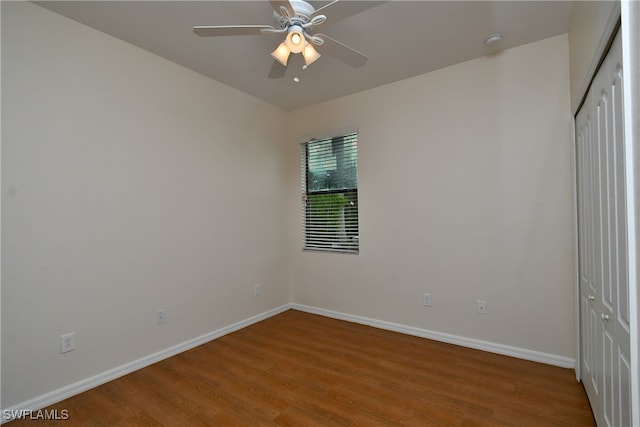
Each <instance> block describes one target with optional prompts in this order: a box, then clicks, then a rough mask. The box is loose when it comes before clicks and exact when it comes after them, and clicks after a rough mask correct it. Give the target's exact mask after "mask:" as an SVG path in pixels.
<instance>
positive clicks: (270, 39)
mask: <svg viewBox="0 0 640 427" xmlns="http://www.w3.org/2000/svg"><path fill="white" fill-rule="evenodd" d="M310 3H312V4H313V5H314V6H315V7H316V8H318V7H319V6H322V5H324V4H327V3H328V2H327V1H311V2H310ZM358 3H359V4H360V5H362V6H363V7H364V6H365V5H364V4H363V3H365V2H358ZM368 3H372V2H368ZM373 3H379V4H376V5H375V7H373V8H369V9H367V10H365V11H363V12H362V13H359V14H357V15H354V16H351V17H349V18H347V19H345V20H342V21H339V22H337V23H335V25H331V13H330V11H331V8H328V9H327V11H326V13H325V15H327V18H328V19H327V22H326V23H325V24H322V27H321V32H323V33H326V34H327V35H329V36H331V37H333V38H334V39H338V40H339V41H341V42H342V43H344V44H346V45H348V46H350V47H352V48H354V49H356V50H358V51H361V52H363V53H365V54H367V55H368V56H369V61H368V62H367V63H366V64H365V65H364V66H362V67H360V68H357V69H354V68H351V67H350V66H348V65H346V64H344V63H342V62H340V61H338V60H337V59H335V58H333V57H331V56H329V55H323V56H322V57H321V58H320V59H319V60H318V61H316V62H315V63H314V64H312V65H310V66H309V67H308V68H307V69H306V70H302V67H301V66H302V62H301V58H300V55H292V58H293V57H294V56H295V60H296V61H292V60H290V64H289V68H288V70H287V74H286V75H285V77H284V78H282V79H269V78H268V77H267V75H268V73H269V70H270V68H271V65H272V63H273V59H272V58H271V56H270V55H269V54H270V53H271V51H272V50H273V49H275V47H276V46H277V45H278V43H279V42H280V41H281V39H282V38H283V37H282V36H281V35H277V34H276V35H274V34H271V35H261V36H230V37H198V36H196V35H195V34H194V33H193V31H192V27H193V26H194V25H233V24H266V25H272V24H273V21H272V18H271V15H272V11H273V9H272V8H271V6H270V4H269V3H268V2H267V1H266V0H263V1H246V0H238V1H43V2H37V4H39V5H41V6H43V7H45V8H47V9H50V10H52V11H55V12H58V13H60V14H62V15H65V16H67V17H69V18H72V19H75V20H77V21H79V22H82V23H84V24H86V25H88V26H90V27H93V28H95V29H98V30H100V31H103V32H105V33H107V34H110V35H112V36H114V37H117V38H119V39H122V40H124V41H127V42H129V43H132V44H134V45H136V46H139V47H141V48H143V49H146V50H148V51H150V52H153V53H155V54H157V55H160V56H162V57H164V58H166V59H169V60H171V61H173V62H176V63H178V64H181V65H183V66H185V67H187V68H190V69H192V70H194V71H197V72H199V73H202V74H204V75H206V76H209V77H211V78H213V79H215V80H218V81H220V82H222V83H225V84H227V85H229V86H232V87H234V88H236V89H239V90H241V91H243V92H246V93H248V94H250V95H253V96H255V97H257V98H260V99H262V100H264V101H266V102H268V103H270V104H273V105H276V106H278V107H280V108H282V109H284V110H294V109H297V108H301V107H305V106H308V105H311V104H315V103H317V102H321V101H326V100H329V99H334V98H338V97H341V96H344V95H348V94H351V93H355V92H358V91H361V90H365V89H369V88H372V87H376V86H380V85H384V84H387V83H391V82H394V81H397V80H402V79H406V78H408V77H412V76H416V75H419V74H424V73H427V72H429V71H433V70H436V69H439V68H443V67H446V66H449V65H453V64H456V63H460V62H463V61H467V60H470V59H474V58H478V57H481V56H484V55H487V54H495V53H496V51H497V50H498V49H507V48H510V47H514V46H518V45H522V44H525V43H529V42H532V41H536V40H541V39H544V38H547V37H551V36H555V35H558V34H562V33H565V32H567V31H568V26H569V15H570V12H571V4H572V3H571V2H565V1H548V2H542V1H522V0H520V1H388V2H373ZM319 31H320V30H319ZM494 32H500V33H502V34H504V41H503V42H502V43H501V44H500V46H499V48H497V49H496V48H493V51H492V49H490V48H487V47H486V46H485V45H484V39H485V38H486V37H487V36H488V35H489V34H491V33H494ZM318 50H319V51H320V52H321V53H322V51H321V49H320V48H318ZM293 77H299V79H300V82H299V83H295V82H294V81H293Z"/></svg>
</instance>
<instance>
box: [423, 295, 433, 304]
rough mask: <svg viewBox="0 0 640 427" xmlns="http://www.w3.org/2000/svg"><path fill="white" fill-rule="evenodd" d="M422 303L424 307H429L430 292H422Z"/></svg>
mask: <svg viewBox="0 0 640 427" xmlns="http://www.w3.org/2000/svg"><path fill="white" fill-rule="evenodd" d="M422 305H424V306H425V307H431V294H427V293H424V294H422Z"/></svg>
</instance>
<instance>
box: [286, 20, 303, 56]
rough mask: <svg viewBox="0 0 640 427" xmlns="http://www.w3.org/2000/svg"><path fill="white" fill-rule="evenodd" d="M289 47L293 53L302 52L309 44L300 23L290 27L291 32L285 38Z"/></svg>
mask: <svg viewBox="0 0 640 427" xmlns="http://www.w3.org/2000/svg"><path fill="white" fill-rule="evenodd" d="M285 43H286V44H287V47H288V48H289V50H290V51H291V52H293V53H300V52H302V50H303V49H304V47H305V46H306V44H307V41H306V40H305V38H304V33H303V31H302V27H300V26H299V25H292V26H290V27H289V34H287V38H286V40H285Z"/></svg>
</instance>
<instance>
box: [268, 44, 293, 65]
mask: <svg viewBox="0 0 640 427" xmlns="http://www.w3.org/2000/svg"><path fill="white" fill-rule="evenodd" d="M290 53H291V51H290V50H289V48H288V47H287V45H286V44H285V43H284V42H283V43H280V45H279V46H278V47H277V48H276V50H274V51H273V52H271V56H272V57H273V59H275V60H276V61H278V62H279V63H281V64H282V65H284V66H285V67H286V66H287V61H289V54H290Z"/></svg>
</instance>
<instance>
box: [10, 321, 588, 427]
mask: <svg viewBox="0 0 640 427" xmlns="http://www.w3.org/2000/svg"><path fill="white" fill-rule="evenodd" d="M47 409H48V410H52V409H57V410H58V411H62V410H63V409H66V410H68V411H69V419H68V420H66V421H42V422H39V421H25V420H16V421H13V422H11V423H10V424H9V426H10V427H18V426H22V425H32V424H34V423H40V424H43V425H57V426H65V427H67V426H75V425H83V426H85V425H86V426H129V425H139V426H163V425H164V426H191V425H193V426H199V425H212V426H264V425H272V426H329V425H336V426H387V425H406V426H535V427H539V426H565V427H566V426H593V425H595V422H594V419H593V416H592V413H591V409H590V407H589V403H588V401H587V398H586V395H585V392H584V389H583V388H582V385H581V384H580V383H578V382H576V380H575V375H574V372H573V371H572V370H570V369H562V368H557V367H553V366H548V365H543V364H539V363H534V362H528V361H523V360H519V359H514V358H510V357H506V356H500V355H496V354H491V353H486V352H482V351H477V350H472V349H468V348H463V347H458V346H454V345H450V344H444V343H440V342H435V341H430V340H426V339H422V338H417V337H411V336H407V335H402V334H399V333H394V332H389V331H384V330H380V329H375V328H372V327H368V326H363V325H358V324H353V323H348V322H343V321H339V320H335V319H329V318H325V317H321V316H316V315H312V314H307V313H303V312H299V311H294V310H290V311H287V312H285V313H282V314H280V315H278V316H274V317H272V318H270V319H267V320H265V321H263V322H260V323H257V324H255V325H252V326H249V327H247V328H245V329H242V330H240V331H238V332H235V333H232V334H229V335H226V336H224V337H221V338H219V339H217V340H215V341H212V342H210V343H207V344H205V345H202V346H200V347H197V348H195V349H192V350H189V351H187V352H185V353H182V354H179V355H177V356H174V357H172V358H170V359H167V360H164V361H162V362H159V363H156V364H154V365H152V366H149V367H147V368H145V369H142V370H139V371H137V372H134V373H132V374H129V375H127V376H125V377H122V378H119V379H117V380H114V381H112V382H110V383H107V384H104V385H102V386H100V387H97V388H95V389H92V390H89V391H87V392H85V393H82V394H80V395H78V396H75V397H72V398H70V399H67V400H65V401H63V402H60V403H58V404H56V405H53V406H51V407H50V408H47Z"/></svg>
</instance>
